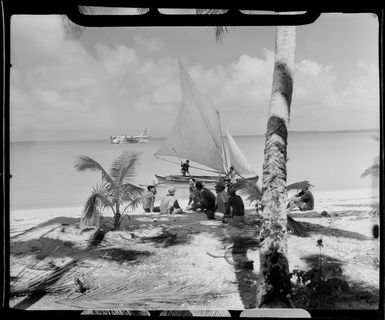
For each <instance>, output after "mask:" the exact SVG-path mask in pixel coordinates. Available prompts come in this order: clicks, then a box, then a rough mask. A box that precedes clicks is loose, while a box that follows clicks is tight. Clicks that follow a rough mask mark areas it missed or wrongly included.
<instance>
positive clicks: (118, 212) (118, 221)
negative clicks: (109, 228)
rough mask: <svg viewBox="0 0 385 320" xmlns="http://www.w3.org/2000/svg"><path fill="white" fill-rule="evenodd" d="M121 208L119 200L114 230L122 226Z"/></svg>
mask: <svg viewBox="0 0 385 320" xmlns="http://www.w3.org/2000/svg"><path fill="white" fill-rule="evenodd" d="M119 209H120V208H119V201H117V203H116V207H115V214H114V230H118V229H119V227H120V218H121V216H122V215H121V214H120V211H119Z"/></svg>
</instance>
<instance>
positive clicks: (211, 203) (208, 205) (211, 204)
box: [195, 181, 216, 219]
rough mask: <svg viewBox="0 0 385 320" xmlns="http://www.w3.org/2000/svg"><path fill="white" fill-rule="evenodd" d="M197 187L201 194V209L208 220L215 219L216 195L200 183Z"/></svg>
mask: <svg viewBox="0 0 385 320" xmlns="http://www.w3.org/2000/svg"><path fill="white" fill-rule="evenodd" d="M195 187H196V188H197V190H198V192H199V201H200V208H201V209H202V211H204V213H205V214H206V215H207V218H208V219H214V212H215V199H216V198H215V195H214V193H212V192H211V191H210V190H209V189H207V188H206V187H204V186H203V184H202V182H200V181H198V182H197V183H196V184H195Z"/></svg>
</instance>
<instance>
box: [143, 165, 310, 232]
mask: <svg viewBox="0 0 385 320" xmlns="http://www.w3.org/2000/svg"><path fill="white" fill-rule="evenodd" d="M181 172H182V174H183V176H185V175H186V174H188V175H190V173H189V160H186V162H185V163H182V167H181ZM236 175H237V173H236V171H235V169H234V167H233V166H231V167H230V169H229V172H228V173H227V175H226V176H225V178H224V179H219V180H218V181H216V183H215V186H214V189H215V192H216V195H214V193H213V192H212V191H210V190H209V189H208V188H206V186H205V184H204V182H202V181H196V180H195V178H193V177H190V179H189V200H188V204H187V207H186V211H194V212H197V211H200V212H203V213H205V214H206V217H207V219H209V220H212V219H217V220H221V221H222V222H225V223H226V222H232V223H233V224H235V225H239V224H240V223H243V222H244V218H245V206H244V203H243V200H242V198H241V197H240V196H239V195H237V194H236V187H235V183H236V182H237V180H236ZM226 189H227V190H226ZM175 192H176V189H175V187H174V186H171V187H169V188H168V190H167V194H166V195H165V196H164V197H163V199H162V200H161V203H160V205H159V206H155V205H154V204H155V195H156V193H157V191H156V187H155V186H154V185H149V186H147V191H146V192H145V193H144V195H143V197H142V205H143V210H144V211H145V212H159V213H160V214H181V213H183V212H184V211H183V209H182V208H181V207H180V205H179V202H178V200H177V198H176V197H175ZM287 208H288V211H291V210H293V209H295V208H298V209H299V210H301V211H308V210H312V209H313V208H314V198H313V194H312V193H311V191H310V190H309V189H308V188H304V189H303V190H301V191H300V192H299V193H297V194H296V195H295V196H293V197H291V198H290V199H289V201H288V204H287Z"/></svg>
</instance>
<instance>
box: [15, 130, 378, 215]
mask: <svg viewBox="0 0 385 320" xmlns="http://www.w3.org/2000/svg"><path fill="white" fill-rule="evenodd" d="M376 136H377V137H378V136H379V132H378V131H371V132H369V131H357V132H321V133H311V132H310V133H309V132H307V133H306V132H292V133H290V134H289V141H288V157H289V161H288V164H287V165H288V172H287V174H288V183H293V182H297V181H301V180H309V181H310V183H311V184H312V185H314V188H313V191H314V192H315V193H316V192H317V190H319V191H333V190H336V191H337V190H353V189H357V190H358V189H370V188H378V183H379V182H378V179H377V178H371V177H366V178H360V175H361V173H362V172H363V171H364V170H365V169H366V168H368V167H369V166H371V165H372V164H373V163H374V162H375V161H376V160H377V158H378V156H379V153H380V146H379V141H378V140H376V139H375V138H374V137H376ZM234 140H235V141H236V142H237V144H238V145H239V147H240V149H241V150H242V151H243V153H244V155H245V157H246V158H247V159H248V161H249V163H250V164H251V166H252V167H253V169H254V170H255V172H257V173H258V174H259V175H261V172H262V165H263V157H264V154H263V153H264V144H265V137H264V136H235V137H234ZM162 141H163V139H161V138H158V139H155V138H152V139H151V142H150V143H147V144H111V143H109V142H108V138H106V139H105V140H94V141H49V142H12V143H11V144H10V172H11V175H12V178H11V181H10V208H11V211H12V210H27V209H39V208H66V207H81V206H83V204H84V202H85V200H86V199H87V197H88V196H89V194H90V192H91V190H92V187H93V186H95V185H96V184H98V183H100V175H99V174H97V173H92V172H77V171H76V170H75V169H74V167H73V164H74V161H75V159H76V157H78V156H79V155H86V156H88V157H91V158H93V159H94V160H96V161H97V162H99V163H100V164H101V165H102V166H103V167H104V168H105V169H107V170H108V169H109V168H110V165H111V163H112V161H113V160H114V159H115V158H116V157H117V156H119V155H120V154H121V152H122V151H125V150H130V151H133V152H139V153H140V157H139V163H138V168H137V175H136V177H135V178H134V180H133V183H135V184H137V185H139V184H140V185H147V184H150V183H153V181H155V182H156V181H157V180H156V178H155V176H154V174H160V175H168V174H179V165H177V164H173V163H170V162H166V161H162V160H159V159H156V158H155V157H154V156H153V154H154V153H155V152H156V151H157V150H158V148H159V147H160V145H161V143H162ZM190 172H191V174H205V173H202V172H198V170H194V169H190ZM206 174H207V173H206ZM162 192H163V193H164V192H165V190H159V192H158V193H159V194H160V195H161V194H162ZM180 192H181V193H179V194H181V195H182V193H183V195H185V194H186V192H187V189H185V190H181V191H180Z"/></svg>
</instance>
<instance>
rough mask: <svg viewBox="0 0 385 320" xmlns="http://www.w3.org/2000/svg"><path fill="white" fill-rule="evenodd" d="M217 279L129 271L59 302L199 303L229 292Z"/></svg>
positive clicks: (81, 304) (102, 305) (84, 304)
mask: <svg viewBox="0 0 385 320" xmlns="http://www.w3.org/2000/svg"><path fill="white" fill-rule="evenodd" d="M218 283H219V281H218V280H217V279H216V278H215V279H211V281H209V282H207V281H205V282H204V283H202V282H198V283H194V282H192V281H191V277H189V276H187V275H186V276H185V279H181V278H179V279H172V280H168V279H165V278H163V277H159V276H158V275H157V274H153V275H147V276H143V274H141V275H140V276H138V274H132V275H130V276H129V277H127V276H125V277H124V280H122V279H121V278H119V279H115V280H113V281H111V280H110V279H108V280H107V281H106V283H104V284H101V285H100V286H98V287H97V288H94V289H91V290H90V291H87V292H85V293H82V294H81V293H75V292H74V293H72V294H71V295H69V296H68V297H66V298H65V299H61V300H60V301H58V302H59V303H62V304H66V305H70V306H75V307H80V308H83V309H104V308H106V309H110V308H114V309H115V308H118V309H119V308H121V307H122V306H127V305H130V306H138V305H140V306H144V307H146V306H149V305H154V304H157V305H164V304H169V303H173V304H178V305H180V304H181V303H185V302H186V301H188V302H189V303H199V302H204V301H206V300H207V299H212V298H217V297H219V296H225V295H227V294H229V293H232V291H230V290H226V289H223V288H219V286H218Z"/></svg>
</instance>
